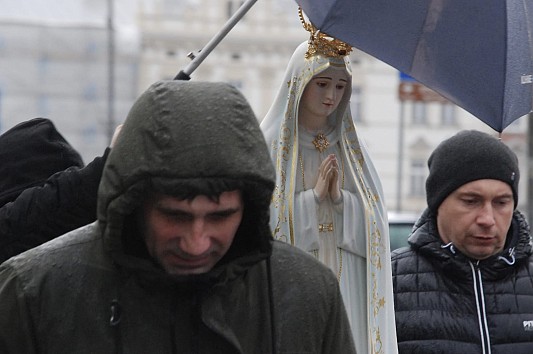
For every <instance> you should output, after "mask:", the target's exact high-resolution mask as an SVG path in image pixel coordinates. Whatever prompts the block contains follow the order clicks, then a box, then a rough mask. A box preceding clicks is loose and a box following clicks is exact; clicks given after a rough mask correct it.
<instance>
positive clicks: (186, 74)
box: [174, 0, 257, 80]
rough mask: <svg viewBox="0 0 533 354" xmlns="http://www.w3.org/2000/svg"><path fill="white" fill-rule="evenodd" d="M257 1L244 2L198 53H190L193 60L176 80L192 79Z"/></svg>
mask: <svg viewBox="0 0 533 354" xmlns="http://www.w3.org/2000/svg"><path fill="white" fill-rule="evenodd" d="M256 2H257V0H246V2H244V4H242V5H241V7H239V9H238V10H237V11H236V12H235V13H234V14H233V16H231V18H230V19H229V20H228V21H227V22H226V24H225V25H224V27H222V29H221V30H220V31H219V32H218V33H217V34H216V35H215V36H214V37H213V38H211V40H210V41H209V42H208V43H207V44H206V45H205V47H203V48H202V49H201V50H200V51H198V54H197V55H195V54H193V53H189V57H191V58H192V61H191V63H190V64H189V65H187V66H186V67H185V69H183V70H181V71H180V72H179V73H178V75H176V77H174V80H190V79H191V76H190V75H191V74H192V73H193V71H194V70H196V68H197V67H198V66H199V65H200V64H201V63H202V62H203V61H204V59H205V58H206V57H207V56H208V55H209V53H211V51H212V50H213V49H215V47H216V46H217V45H218V44H219V43H220V41H222V39H223V38H224V37H225V36H226V35H227V34H228V33H229V31H231V29H232V28H233V27H234V26H235V25H236V24H237V22H239V21H240V19H241V18H242V17H243V16H244V15H245V14H246V12H248V10H250V8H251V7H252V6H253V5H254V4H255V3H256Z"/></svg>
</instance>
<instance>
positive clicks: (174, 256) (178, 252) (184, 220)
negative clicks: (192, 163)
mask: <svg viewBox="0 0 533 354" xmlns="http://www.w3.org/2000/svg"><path fill="white" fill-rule="evenodd" d="M243 208H244V206H243V201H242V197H241V193H240V191H230V192H224V193H222V194H221V195H220V196H219V199H218V202H216V201H213V200H211V199H209V198H208V197H206V196H203V195H199V196H197V197H195V198H194V199H192V200H180V199H177V198H174V197H170V196H167V195H161V194H159V195H156V196H155V197H153V198H152V199H150V200H148V201H147V202H145V204H144V218H145V219H144V223H145V225H146V226H145V230H144V239H145V242H146V246H147V248H148V252H149V253H150V255H151V256H152V257H153V258H154V259H156V260H157V262H158V263H159V264H160V265H161V266H162V267H163V268H164V269H165V270H166V271H167V273H169V274H173V275H189V274H201V273H206V272H208V271H209V270H211V269H212V268H213V267H214V266H215V264H216V263H217V262H218V261H219V260H220V259H221V258H222V257H223V256H224V255H225V254H226V252H227V251H228V249H229V248H230V246H231V243H232V242H233V238H234V237H235V233H236V232H237V228H238V227H239V225H240V223H241V220H242V214H243Z"/></svg>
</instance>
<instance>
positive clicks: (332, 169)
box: [314, 154, 342, 202]
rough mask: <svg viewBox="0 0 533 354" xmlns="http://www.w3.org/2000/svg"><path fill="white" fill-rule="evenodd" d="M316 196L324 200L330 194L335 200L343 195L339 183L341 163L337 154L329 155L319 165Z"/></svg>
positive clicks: (315, 189)
mask: <svg viewBox="0 0 533 354" xmlns="http://www.w3.org/2000/svg"><path fill="white" fill-rule="evenodd" d="M314 192H315V196H316V197H317V199H318V201H319V202H322V201H323V200H324V199H326V198H327V197H328V196H329V197H330V198H331V200H332V201H333V202H336V201H338V200H340V198H341V197H342V194H341V190H340V183H339V165H338V163H337V157H336V156H335V154H330V155H328V156H327V157H326V158H325V159H324V160H323V161H322V163H321V164H320V166H319V167H318V178H317V181H316V185H315V188H314Z"/></svg>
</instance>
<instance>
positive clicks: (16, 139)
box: [0, 118, 84, 206]
mask: <svg viewBox="0 0 533 354" xmlns="http://www.w3.org/2000/svg"><path fill="white" fill-rule="evenodd" d="M72 166H75V167H83V166H84V164H83V160H82V158H81V156H80V154H79V153H78V152H77V151H76V150H75V149H74V148H73V147H72V146H71V145H70V144H69V143H68V142H67V140H66V139H65V138H64V137H63V136H62V135H61V134H60V133H59V132H58V131H57V129H56V127H55V126H54V123H52V121H51V120H49V119H46V118H34V119H30V120H28V121H25V122H22V123H19V124H17V125H16V126H14V127H13V128H11V129H9V130H8V131H6V132H5V133H4V134H2V135H0V206H2V205H4V204H6V203H9V202H11V201H13V200H15V199H16V198H17V197H18V196H19V194H20V193H22V191H24V190H25V189H27V188H30V187H33V186H41V185H43V184H44V182H45V181H46V180H47V179H48V178H49V177H50V176H52V175H53V174H54V173H56V172H59V171H63V170H66V169H67V168H69V167H72Z"/></svg>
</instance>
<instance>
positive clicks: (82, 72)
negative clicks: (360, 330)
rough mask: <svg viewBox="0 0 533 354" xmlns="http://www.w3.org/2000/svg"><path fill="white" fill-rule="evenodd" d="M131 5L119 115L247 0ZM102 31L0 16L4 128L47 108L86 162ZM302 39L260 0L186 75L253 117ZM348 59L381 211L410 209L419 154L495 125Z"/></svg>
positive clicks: (517, 147)
mask: <svg viewBox="0 0 533 354" xmlns="http://www.w3.org/2000/svg"><path fill="white" fill-rule="evenodd" d="M139 1H140V4H141V6H140V8H139V9H140V10H139V11H138V14H137V16H136V21H135V24H136V26H137V27H136V28H137V31H138V39H137V43H138V45H136V44H131V43H130V42H123V41H122V40H121V38H119V37H118V36H117V37H116V51H115V60H114V63H115V74H114V78H115V81H114V83H115V84H114V85H115V90H114V91H115V95H114V96H115V98H114V101H115V103H114V107H115V108H114V111H115V114H114V116H115V118H116V121H117V123H119V122H120V121H121V120H122V119H123V118H124V117H125V116H126V114H127V112H128V110H129V108H130V106H131V103H132V102H133V101H134V100H135V98H136V97H137V96H138V95H139V94H140V93H141V92H142V91H144V90H145V89H146V88H147V87H148V86H149V85H150V84H152V83H153V82H155V81H157V80H160V79H172V78H174V77H175V76H176V74H177V73H178V72H179V71H180V70H182V69H184V68H186V67H187V65H188V64H189V63H190V59H189V58H188V57H187V55H188V53H190V52H192V53H197V52H198V50H200V49H201V48H202V47H204V46H205V45H206V44H207V43H208V42H209V41H210V40H211V39H212V38H213V36H214V35H215V34H216V33H218V32H219V31H220V29H221V28H222V27H223V26H224V24H225V23H226V21H227V20H228V19H229V18H230V17H231V16H232V15H233V14H234V13H235V11H236V10H237V8H238V7H239V6H240V5H241V4H242V3H243V1H242V0H180V1H175V0H144V1H143V0H139ZM86 4H89V2H86ZM87 6H89V5H87ZM106 30H107V29H106V27H105V25H104V26H94V25H93V26H70V27H65V26H54V25H51V24H43V23H41V24H36V23H29V22H28V23H20V22H17V23H12V22H6V21H3V22H0V131H5V130H6V129H7V128H9V127H10V125H14V124H15V123H16V122H18V121H22V120H25V119H28V118H31V117H34V116H49V117H53V118H54V121H56V122H57V125H58V127H59V129H60V131H61V132H63V133H65V136H67V138H68V139H69V141H71V142H72V143H73V145H75V147H76V148H78V149H80V151H82V154H83V156H84V158H85V160H86V161H87V160H88V159H92V157H93V156H96V155H98V154H100V153H101V152H102V151H103V148H104V147H105V146H107V143H108V140H107V139H108V138H107V134H106V131H107V124H108V123H107V119H108V111H107V109H108V106H107V98H108V96H107V95H108V87H107V82H108V77H107V76H106V75H107V73H108V65H109V63H108V61H107V60H108V59H107V56H106V55H107V48H108V37H107V32H106ZM307 38H308V33H307V32H306V31H305V30H304V29H303V28H302V26H301V24H300V22H299V20H298V15H297V7H296V3H295V2H294V1H293V0H259V1H257V2H256V4H255V5H254V6H253V7H252V8H251V9H250V11H249V12H248V13H247V14H246V15H245V16H244V18H243V19H242V20H241V21H240V22H239V23H238V24H237V25H236V26H235V27H234V28H233V29H232V30H231V31H230V32H229V34H228V35H227V36H226V37H225V38H224V39H223V40H222V42H221V43H220V44H219V45H218V46H217V47H216V48H215V49H214V50H213V52H211V53H210V55H209V56H208V57H207V58H206V59H205V60H204V62H203V63H201V64H200V65H199V67H198V68H197V69H196V70H195V71H194V72H193V73H192V74H191V79H192V80H207V81H225V82H228V83H231V84H233V85H234V86H236V87H237V88H239V89H240V90H241V91H242V92H243V94H244V95H245V96H246V97H247V99H248V100H249V101H250V103H251V105H252V107H253V109H254V111H255V113H256V115H257V117H258V119H259V120H261V119H262V117H264V116H265V114H266V113H267V110H268V108H269V107H270V104H271V102H272V101H273V99H274V95H275V94H276V92H277V91H278V87H279V85H281V84H282V83H281V80H282V78H283V74H284V71H285V68H286V65H287V63H288V61H289V59H290V56H291V55H292V53H293V51H294V49H295V48H296V47H297V46H298V45H299V44H300V43H301V42H303V41H305V40H307ZM351 61H352V67H353V68H352V69H353V83H352V84H353V90H352V92H353V94H352V102H351V105H352V112H353V115H354V119H355V121H356V125H357V128H358V130H359V132H360V136H361V137H362V138H363V139H364V141H365V142H366V144H367V146H368V148H369V151H370V154H371V156H372V158H373V161H374V164H375V165H376V168H377V170H378V173H379V175H380V177H381V180H382V185H383V190H384V192H385V199H386V204H387V207H388V209H389V210H391V211H399V212H415V213H418V212H420V211H421V210H422V209H423V208H424V207H425V204H426V202H425V179H426V177H427V158H428V157H429V154H430V153H431V151H433V149H434V148H435V147H436V146H437V145H438V143H440V142H441V141H442V140H444V139H446V138H448V137H450V136H452V135H453V134H455V133H456V132H458V131H459V130H462V129H477V130H482V131H485V132H488V133H492V134H494V135H496V133H495V132H494V131H492V130H491V129H490V128H489V127H488V126H486V125H485V124H484V123H482V122H481V121H480V120H478V119H477V118H475V117H473V116H472V115H470V114H469V113H467V112H465V111H464V110H462V109H461V108H459V107H457V106H455V105H454V104H451V103H450V102H447V101H446V100H443V99H442V98H441V97H439V96H438V95H437V96H436V95H435V94H432V93H431V92H426V91H424V92H426V93H425V94H422V95H414V94H410V92H409V90H410V89H411V90H414V89H419V87H415V86H416V85H417V84H416V83H415V84H412V83H409V82H408V83H407V86H406V85H405V84H406V83H405V82H404V80H402V77H401V76H400V74H399V72H398V71H397V70H396V69H394V68H392V67H390V66H389V65H387V64H384V63H383V62H381V61H379V60H377V59H375V58H373V57H371V56H369V55H367V54H365V53H363V52H361V51H358V50H354V52H353V53H352V54H351ZM413 85H414V86H413ZM400 87H402V91H401V94H400ZM406 90H407V91H406ZM411 93H412V92H411ZM400 98H403V100H400ZM527 131H528V127H527V119H526V118H521V119H519V120H517V121H516V122H515V123H513V124H512V125H511V126H509V127H508V128H506V130H505V133H504V134H503V135H502V139H503V140H504V141H505V142H506V143H507V144H508V145H509V146H510V147H511V148H512V149H513V150H514V151H515V152H516V153H517V155H518V156H519V159H520V166H521V172H522V177H521V180H522V181H521V183H520V189H521V190H520V195H521V200H520V201H519V207H520V208H525V207H526V206H527V197H526V196H527V193H526V191H527V186H528V183H527V181H528V168H527V166H528V161H527V159H528V151H527V147H528V145H527V142H528V140H527ZM522 196H523V197H522Z"/></svg>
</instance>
